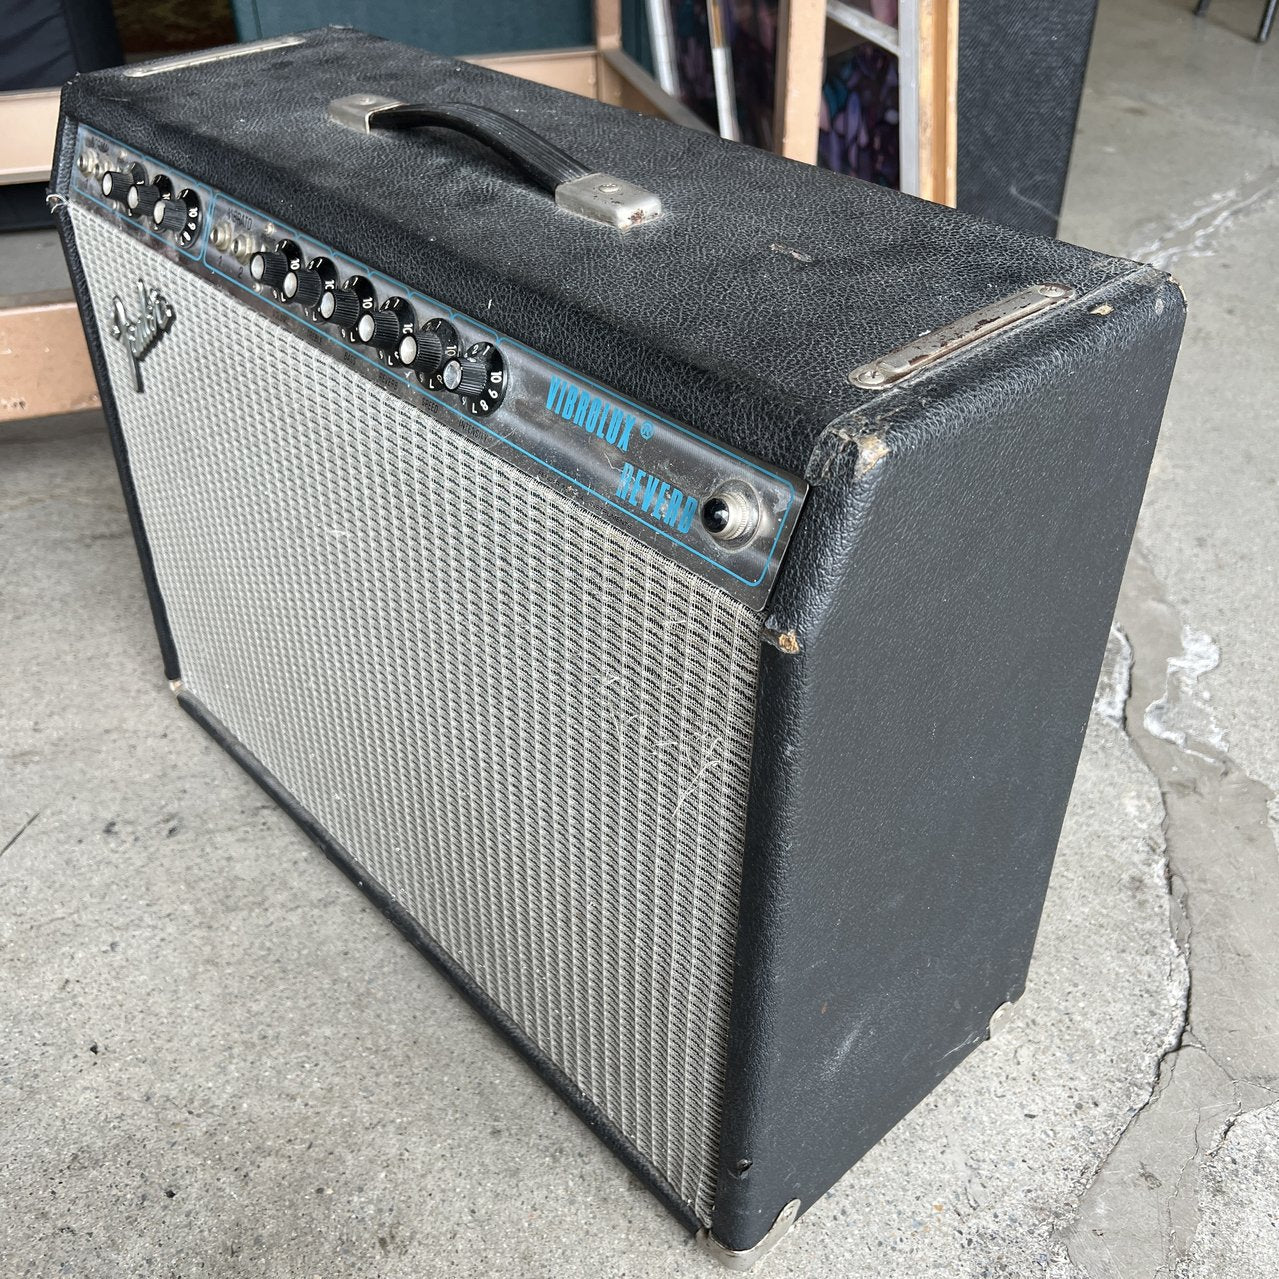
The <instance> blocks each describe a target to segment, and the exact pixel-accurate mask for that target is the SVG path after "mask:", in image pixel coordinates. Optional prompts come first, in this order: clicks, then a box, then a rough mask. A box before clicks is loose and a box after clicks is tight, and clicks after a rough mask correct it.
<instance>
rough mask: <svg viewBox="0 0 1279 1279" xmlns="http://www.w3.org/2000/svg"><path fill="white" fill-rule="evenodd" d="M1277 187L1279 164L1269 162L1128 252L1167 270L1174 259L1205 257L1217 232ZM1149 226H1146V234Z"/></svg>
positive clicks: (1131, 256)
mask: <svg viewBox="0 0 1279 1279" xmlns="http://www.w3.org/2000/svg"><path fill="white" fill-rule="evenodd" d="M1276 190H1279V165H1271V166H1270V167H1269V168H1267V169H1264V170H1262V172H1260V173H1258V174H1257V175H1256V176H1255V177H1252V178H1249V179H1247V180H1246V181H1244V182H1241V183H1239V185H1238V186H1234V187H1231V188H1230V189H1229V190H1227V191H1217V192H1215V193H1214V194H1213V195H1212V196H1211V197H1210V198H1209V199H1208V200H1206V201H1205V202H1204V203H1202V204H1200V205H1197V206H1196V207H1195V208H1194V209H1193V210H1191V212H1190V213H1188V214H1187V215H1186V216H1185V217H1183V218H1178V219H1177V220H1176V221H1175V222H1173V223H1172V225H1171V226H1169V227H1167V229H1165V230H1163V231H1161V232H1160V233H1159V234H1158V235H1155V236H1154V238H1153V239H1150V240H1148V241H1146V242H1145V243H1142V244H1140V245H1138V246H1137V247H1136V248H1134V249H1133V250H1132V252H1131V253H1129V254H1128V256H1129V257H1130V258H1133V259H1135V260H1136V261H1138V262H1148V263H1150V265H1151V266H1157V267H1158V268H1159V269H1160V270H1161V271H1167V270H1168V269H1169V268H1170V267H1171V266H1172V265H1173V264H1174V263H1175V262H1176V261H1177V259H1178V258H1181V257H1185V256H1189V257H1195V258H1201V257H1207V256H1208V255H1210V254H1211V253H1212V251H1213V241H1214V240H1215V239H1216V237H1217V234H1218V232H1220V231H1222V230H1223V229H1225V228H1226V227H1228V226H1229V225H1230V224H1231V223H1232V222H1233V221H1234V220H1235V218H1236V217H1237V216H1238V215H1239V214H1240V213H1242V212H1243V211H1244V210H1245V209H1248V208H1250V207H1251V206H1252V205H1254V204H1256V203H1257V202H1258V201H1261V200H1264V199H1267V198H1268V197H1269V196H1271V195H1272V194H1274V192H1275V191H1276ZM1149 233H1150V229H1149V228H1148V229H1147V234H1149Z"/></svg>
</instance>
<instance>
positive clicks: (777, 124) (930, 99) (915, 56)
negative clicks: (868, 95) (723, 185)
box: [774, 0, 959, 205]
mask: <svg viewBox="0 0 1279 1279" xmlns="http://www.w3.org/2000/svg"><path fill="white" fill-rule="evenodd" d="M841 32H844V33H846V32H852V33H853V34H854V35H856V36H857V37H858V38H860V39H862V40H869V41H870V42H871V43H873V44H877V45H879V46H880V47H881V48H883V49H887V50H888V51H889V52H890V53H892V54H893V55H895V56H896V58H897V63H898V84H899V86H900V88H899V95H900V110H901V125H900V128H901V139H902V141H901V189H902V190H903V191H905V192H906V193H907V194H908V195H918V196H922V197H923V198H924V199H925V200H933V201H935V202H936V203H938V204H951V205H953V204H954V203H955V173H956V163H955V157H956V143H957V139H956V128H955V121H956V89H957V87H958V80H959V0H901V8H900V12H899V17H898V26H897V27H896V28H894V27H890V26H887V25H886V24H885V23H883V22H879V21H877V20H876V19H875V18H873V17H871V16H870V14H868V13H865V12H864V11H863V10H861V9H858V8H855V7H854V6H853V5H851V4H849V3H846V0H779V5H778V23H777V33H778V34H777V39H778V44H777V95H776V99H775V101H774V137H775V138H776V149H777V151H778V152H779V153H780V154H782V155H785V156H789V157H790V158H791V159H792V160H803V161H804V162H805V163H808V164H813V163H816V160H817V141H818V121H819V119H820V114H821V95H822V80H823V78H824V75H825V49H826V47H827V44H828V43H830V42H831V41H832V40H833V38H835V37H837V36H838V35H839V34H840V33H841Z"/></svg>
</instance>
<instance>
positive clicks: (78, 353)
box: [0, 294, 101, 422]
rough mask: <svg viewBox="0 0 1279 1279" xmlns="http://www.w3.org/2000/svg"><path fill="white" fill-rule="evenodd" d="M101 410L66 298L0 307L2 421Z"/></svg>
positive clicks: (74, 316) (72, 306)
mask: <svg viewBox="0 0 1279 1279" xmlns="http://www.w3.org/2000/svg"><path fill="white" fill-rule="evenodd" d="M99 407H101V402H100V401H99V399H98V388H97V384H96V383H95V382H94V379H93V369H92V367H91V366H90V364H89V348H88V347H87V346H86V345H85V341H84V330H83V329H82V328H81V327H80V313H79V312H78V311H77V310H76V306H75V303H74V302H73V301H71V299H70V297H69V295H67V294H59V295H54V296H53V297H52V298H49V297H41V298H25V299H22V298H14V299H10V300H9V304H7V305H4V306H0V422H14V421H18V420H19V419H21V418H28V417H48V416H50V415H52V414H55V413H76V412H79V411H81V410H82V409H96V408H99Z"/></svg>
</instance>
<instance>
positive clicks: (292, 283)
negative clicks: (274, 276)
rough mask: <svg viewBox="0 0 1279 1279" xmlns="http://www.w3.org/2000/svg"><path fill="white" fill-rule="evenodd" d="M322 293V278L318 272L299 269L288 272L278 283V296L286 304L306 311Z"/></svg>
mask: <svg viewBox="0 0 1279 1279" xmlns="http://www.w3.org/2000/svg"><path fill="white" fill-rule="evenodd" d="M323 293H324V277H323V276H322V275H321V274H320V273H319V272H318V271H312V270H310V269H309V268H305V267H303V268H301V269H299V270H297V271H290V272H288V273H287V274H286V275H285V277H284V279H283V280H282V281H281V282H280V296H281V297H283V298H284V300H285V301H286V302H292V303H293V304H294V305H295V306H303V307H307V308H308V309H309V308H311V307H313V306H314V305H315V304H316V303H317V302H318V301H319V300H320V297H321V295H322V294H323Z"/></svg>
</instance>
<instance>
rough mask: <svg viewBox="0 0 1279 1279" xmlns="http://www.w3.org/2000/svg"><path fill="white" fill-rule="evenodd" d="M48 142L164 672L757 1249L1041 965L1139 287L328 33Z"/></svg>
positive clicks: (1111, 520) (837, 183) (974, 227)
mask: <svg viewBox="0 0 1279 1279" xmlns="http://www.w3.org/2000/svg"><path fill="white" fill-rule="evenodd" d="M55 186H56V193H55V196H54V203H55V204H56V209H57V217H58V221H59V224H60V226H61V230H62V234H63V237H64V239H65V244H66V251H67V256H68V259H69V261H70V265H71V272H72V276H73V278H74V281H75V286H76V290H77V293H78V296H79V301H80V306H81V308H82V310H83V314H84V320H85V325H86V328H87V330H88V335H89V341H90V346H91V349H92V352H93V359H94V362H95V365H96V368H97V373H98V378H99V381H100V384H101V389H102V399H103V403H104V406H105V408H106V414H107V419H108V422H109V423H110V428H111V433H112V438H113V440H114V444H115V450H116V455H117V457H118V460H119V466H120V475H121V479H122V481H123V485H124V492H125V496H126V499H127V502H128V507H129V512H130V515H131V518H132V520H133V527H134V532H135V534H136V538H137V544H138V549H139V553H140V555H141V559H142V567H143V571H144V575H145V578H146V583H147V588H148V591H149V593H150V599H151V607H152V610H153V612H154V615H155V622H156V628H157V630H158V632H159V637H160V647H161V650H162V652H163V658H164V665H165V668H166V671H167V674H168V677H169V679H170V680H171V681H172V685H173V688H174V690H175V692H176V694H177V697H178V699H179V701H180V702H181V704H182V706H183V707H184V708H185V709H186V710H187V711H188V712H189V713H190V714H191V715H192V716H193V717H194V718H195V719H196V720H197V721H198V722H199V723H201V724H202V725H203V726H204V727H205V728H206V729H207V730H208V731H209V732H210V733H212V734H213V735H214V736H215V737H216V738H217V739H218V740H219V741H220V742H221V743H222V744H223V745H224V746H225V747H226V748H227V750H228V751H229V752H230V753H231V754H232V755H233V756H234V757H235V759H237V760H238V761H239V762H240V763H241V764H242V765H243V766H244V767H245V768H246V769H248V770H249V771H250V772H251V773H252V774H253V776H254V777H255V778H256V779H257V780H258V781H259V782H260V783H261V784H262V786H264V787H265V788H266V789H267V791H269V792H270V793H271V794H272V795H273V796H274V797H275V798H276V799H277V800H278V801H279V802H280V803H281V804H282V805H284V806H285V807H286V808H287V809H288V811H289V812H290V813H291V814H292V815H293V816H294V817H295V818H296V819H297V821H298V822H299V823H300V824H301V825H302V827H303V828H304V829H305V830H306V832H307V833H308V834H309V835H310V836H312V838H314V839H315V841H316V842H317V843H318V844H319V845H320V847H321V848H323V849H324V851H325V852H326V853H327V854H328V855H329V856H330V857H332V858H333V859H334V860H335V861H337V862H338V863H339V864H340V865H341V866H342V867H343V868H344V869H345V870H346V871H347V872H348V873H349V874H350V875H351V876H352V877H353V878H354V879H355V880H356V881H357V883H359V885H360V886H361V887H362V888H364V889H365V891H367V892H368V893H370V894H371V895H372V896H373V897H374V898H375V899H376V900H377V901H378V902H379V903H380V904H381V906H382V908H383V909H384V910H385V911H386V912H387V914H389V915H390V916H391V918H392V919H394V920H395V922H396V923H397V924H398V925H399V926H400V928H402V929H403V930H404V932H405V933H406V934H407V935H408V936H409V937H410V938H412V940H413V941H414V942H415V943H416V944H417V945H418V946H419V947H420V948H421V949H422V950H423V951H424V952H425V953H426V954H427V955H428V956H430V958H431V959H433V960H434V962H435V963H436V964H438V965H439V966H440V968H442V969H443V970H444V972H445V973H447V974H448V976H449V977H450V978H451V979H452V980H453V981H454V982H456V983H457V985H458V987H459V988H460V989H461V990H462V991H463V992H464V993H465V994H466V996H467V997H468V998H469V999H470V1000H471V1001H472V1003H474V1005H475V1006H476V1007H477V1008H479V1009H480V1010H481V1011H482V1012H483V1013H484V1015H485V1016H486V1017H488V1018H489V1019H491V1021H492V1022H493V1023H494V1024H495V1025H497V1026H498V1027H500V1028H501V1029H502V1030H503V1031H504V1032H505V1034H506V1035H507V1036H508V1037H509V1039H510V1041H511V1042H512V1043H513V1044H514V1045H515V1047H516V1048H517V1049H518V1050H519V1051H520V1052H521V1053H523V1054H524V1055H525V1056H526V1057H527V1058H528V1060H529V1061H530V1062H531V1063H532V1064H533V1066H534V1067H535V1068H536V1069H537V1070H538V1071H540V1072H541V1073H542V1075H544V1076H545V1078H546V1080H547V1081H548V1082H549V1083H550V1084H551V1086H552V1087H554V1088H555V1089H557V1090H558V1091H559V1092H560V1093H561V1094H562V1095H563V1096H564V1098H565V1099H566V1100H567V1101H568V1102H569V1103H571V1105H572V1106H573V1107H574V1108H575V1109H576V1111H577V1112H578V1114H580V1115H581V1116H582V1118H583V1119H584V1120H585V1121H586V1123H587V1124H589V1125H590V1127H591V1128H592V1129H594V1130H595V1131H596V1132H597V1133H599V1135H600V1136H601V1137H602V1138H603V1139H604V1140H605V1141H606V1142H607V1143H608V1144H609V1146H610V1147H611V1148H612V1149H613V1150H614V1151H616V1152H617V1154H618V1155H619V1156H620V1157H621V1158H622V1159H624V1160H625V1161H626V1162H627V1164H629V1165H630V1167H631V1168H632V1169H634V1170H635V1171H636V1172H637V1173H639V1175H640V1176H642V1177H643V1178H644V1179H645V1181H646V1182H647V1184H648V1185H649V1186H651V1187H652V1189H653V1191H654V1193H656V1194H657V1195H658V1196H659V1197H660V1198H661V1199H662V1200H663V1201H664V1202H665V1203H666V1204H667V1205H668V1206H669V1207H670V1208H671V1209H672V1210H673V1211H674V1212H675V1213H676V1214H678V1216H679V1217H680V1218H681V1219H682V1220H683V1221H684V1222H685V1223H687V1225H688V1226H689V1227H691V1228H702V1229H704V1230H705V1231H706V1236H707V1238H708V1240H709V1241H710V1243H711V1246H712V1248H713V1249H714V1250H715V1251H716V1252H717V1253H718V1254H719V1255H720V1256H721V1257H722V1258H723V1259H725V1260H727V1261H729V1262H731V1263H733V1264H738V1265H740V1264H745V1263H747V1262H749V1261H750V1260H751V1259H753V1258H754V1257H755V1256H757V1255H759V1253H760V1252H762V1251H764V1250H766V1249H767V1248H768V1247H769V1246H771V1244H772V1243H773V1242H775V1241H776V1240H777V1239H778V1238H779V1237H780V1236H781V1235H782V1234H784V1233H785V1231H786V1229H788V1228H789V1226H790V1225H791V1224H793V1222H794V1220H795V1219H796V1218H797V1217H798V1216H799V1214H800V1213H802V1212H803V1211H804V1210H805V1209H806V1208H808V1207H809V1206H810V1205H811V1204H812V1203H813V1202H814V1201H815V1200H816V1199H818V1198H819V1197H820V1196H821V1195H822V1194H823V1193H824V1192H825V1191H826V1190H827V1188H828V1187H830V1186H831V1185H832V1184H833V1183H834V1182H835V1181H836V1180H837V1179H838V1178H839V1177H840V1175H841V1174H842V1173H843V1172H844V1171H845V1169H847V1168H848V1167H849V1165H850V1164H852V1163H853V1162H854V1161H856V1160H857V1159H858V1158H859V1157H860V1156H861V1155H862V1154H863V1153H864V1152H865V1151H866V1150H867V1149H868V1148H869V1147H870V1146H871V1145H872V1144H873V1143H874V1142H875V1141H877V1140H878V1139H879V1138H880V1137H881V1136H882V1135H883V1134H884V1133H885V1132H886V1131H887V1130H888V1129H889V1128H891V1127H892V1126H893V1124H894V1123H896V1121H897V1120H898V1119H900V1118H901V1117H902V1116H903V1115H904V1114H905V1113H906V1112H907V1111H909V1110H910V1109H911V1107H912V1106H914V1105H915V1104H916V1103H917V1102H918V1101H919V1100H920V1099H921V1098H922V1097H924V1096H925V1095H926V1094H927V1093H928V1091H929V1090H930V1089H931V1088H932V1087H933V1086H934V1085H935V1084H936V1083H937V1082H938V1080H939V1079H941V1078H942V1077H943V1076H944V1075H945V1074H946V1073H947V1072H948V1071H949V1070H951V1069H952V1068H953V1067H954V1066H955V1065H956V1064H957V1063H958V1062H959V1061H961V1060H962V1059H963V1058H964V1056H965V1055H966V1054H967V1053H968V1051H969V1050H970V1049H971V1048H973V1047H974V1046H976V1045H977V1044H979V1043H980V1042H981V1041H982V1040H983V1038H985V1036H986V1033H987V1026H988V1023H989V1020H990V1017H991V1014H992V1013H993V1012H994V1011H995V1010H996V1009H997V1008H999V1007H1000V1006H1001V1005H1002V1004H1004V1003H1006V1002H1007V1001H1009V1000H1015V999H1016V998H1017V996H1018V994H1019V993H1020V991H1021V989H1022V986H1023V982H1024V980H1025V976H1026V971H1027V965H1028V963H1029V960H1030V953H1031V947H1032V944H1033V942H1034V938H1035V930H1036V926H1037V922H1038V917H1039V912H1040V908H1041V905H1042V902H1043V898H1044V891H1045V887H1046V884H1047V882H1048V875H1049V869H1050V867H1051V864H1052V858H1053V850H1054V846H1055V843H1056V840H1057V835H1058V830H1059V827H1060V824H1061V820H1062V814H1063V811H1064V809H1065V805H1066V800H1067V797H1068V795H1069V792H1070V785H1071V778H1072V774H1073V771H1074V768H1075V763H1076V759H1077V756H1078V753H1079V748H1080V742H1081V739H1082V736H1083V732H1084V725H1085V722H1086V719H1087V714H1088V708H1089V704H1090V699H1091V695H1092V691H1093V686H1094V683H1095V680H1096V677H1097V671H1098V668H1099V665H1100V661H1101V655H1102V651H1103V648H1104V644H1105V639H1106V634H1107V628H1108V623H1109V620H1110V616H1111V611H1112V608H1113V605H1114V601H1115V596H1116V592H1117V589H1118V586H1119V579H1120V574H1121V572H1122V569H1123V565H1124V558H1125V554H1126V552H1127V549H1128V545H1129V540H1130V538H1131V536H1132V532H1133V525H1134V522H1135V520H1136V517H1137V509H1138V506H1139V504H1140V501H1141V494H1142V488H1143V484H1144V481H1145V476H1146V471H1147V467H1148V464H1149V461H1150V456H1151V451H1152V449H1153V448H1154V444H1155V438H1156V434H1157V431H1158V426H1159V418H1160V412H1161V408H1162V404H1163V399H1164V395H1165V392H1166V389H1167V386H1168V381H1169V377H1170V375H1171V372H1172V366H1173V360H1174V356H1175V353H1176V349H1177V343H1178V338H1179V333H1180V329H1181V324H1182V316H1183V306H1182V299H1181V296H1180V294H1179V292H1178V290H1177V289H1176V287H1175V285H1173V284H1172V282H1171V281H1170V280H1169V279H1168V278H1167V277H1166V276H1164V275H1161V274H1160V273H1159V272H1157V271H1155V270H1152V269H1151V268H1149V267H1144V266H1139V265H1136V264H1134V263H1131V262H1122V261H1117V260H1115V259H1113V258H1106V257H1101V256H1099V255H1097V254H1094V253H1088V252H1085V251H1083V250H1080V249H1076V248H1072V247H1070V246H1069V245H1065V244H1060V243H1056V242H1053V241H1048V240H1036V239H1030V238H1027V237H1024V236H1022V235H1019V234H1017V233H1015V232H1012V231H1008V230H1001V229H999V228H996V227H993V226H987V225H985V224H983V223H981V222H978V221H975V220H973V219H971V218H968V217H965V216H962V215H960V214H957V213H955V212H954V211H952V210H949V209H944V208H940V207H937V206H934V205H930V204H926V203H923V202H920V201H917V200H912V199H909V198H905V197H902V196H900V195H898V194H896V193H895V192H891V191H887V190H883V189H880V188H877V187H873V186H868V185H864V184H862V183H859V182H856V181H852V180H849V179H847V178H843V177H836V176H834V175H831V174H828V173H822V172H819V171H817V170H816V169H811V168H807V167H804V166H801V165H798V164H792V163H790V162H787V161H783V160H779V159H776V158H775V157H773V156H770V155H766V154H764V153H762V152H759V151H755V150H751V149H748V148H745V147H740V146H732V145H728V144H724V143H721V142H720V141H718V140H717V139H714V138H712V137H710V136H705V135H701V134H698V133H693V132H688V131H684V130H682V129H680V128H677V127H675V126H672V125H669V124H666V123H663V122H659V121H655V120H651V119H644V118H641V117H638V116H635V115H631V114H629V113H627V112H624V111H619V110H615V109H612V108H610V107H606V106H601V105H599V104H597V103H594V102H590V101H586V100H584V99H580V98H576V97H572V96H569V95H566V94H563V93H559V92H556V91H554V90H551V89H545V88H540V87H536V86H533V85H530V84H527V83H524V82H521V81H518V80H514V79H510V78H507V77H504V76H501V75H498V74H494V73H492V72H488V71H484V70H479V69H476V68H474V67H470V66H466V65H463V64H460V63H457V62H453V61H449V60H447V59H442V58H436V57H432V56H430V55H428V54H425V53H421V52H418V51H415V50H410V49H407V48H403V47H400V46H397V45H394V44H388V43H385V42H383V41H379V40H373V39H371V38H369V37H367V36H364V35H361V34H359V33H357V32H353V31H348V30H329V31H322V32H314V33H311V34H307V35H301V36H296V37H291V38H287V39H282V40H274V41H268V42H264V43H262V44H259V45H256V46H241V47H237V48H234V49H229V50H223V51H220V52H215V53H212V54H206V55H202V56H199V57H194V58H186V59H177V60H170V61H169V62H160V63H154V64H150V65H146V66H135V67H129V68H127V69H123V70H114V71H104V72H100V73H96V74H93V75H86V76H83V77H80V78H79V79H77V80H75V81H73V82H72V83H71V84H70V85H69V86H68V87H67V89H66V92H65V94H64V98H63V119H62V128H61V138H60V144H59V150H58V157H57V169H56V180H55Z"/></svg>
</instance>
